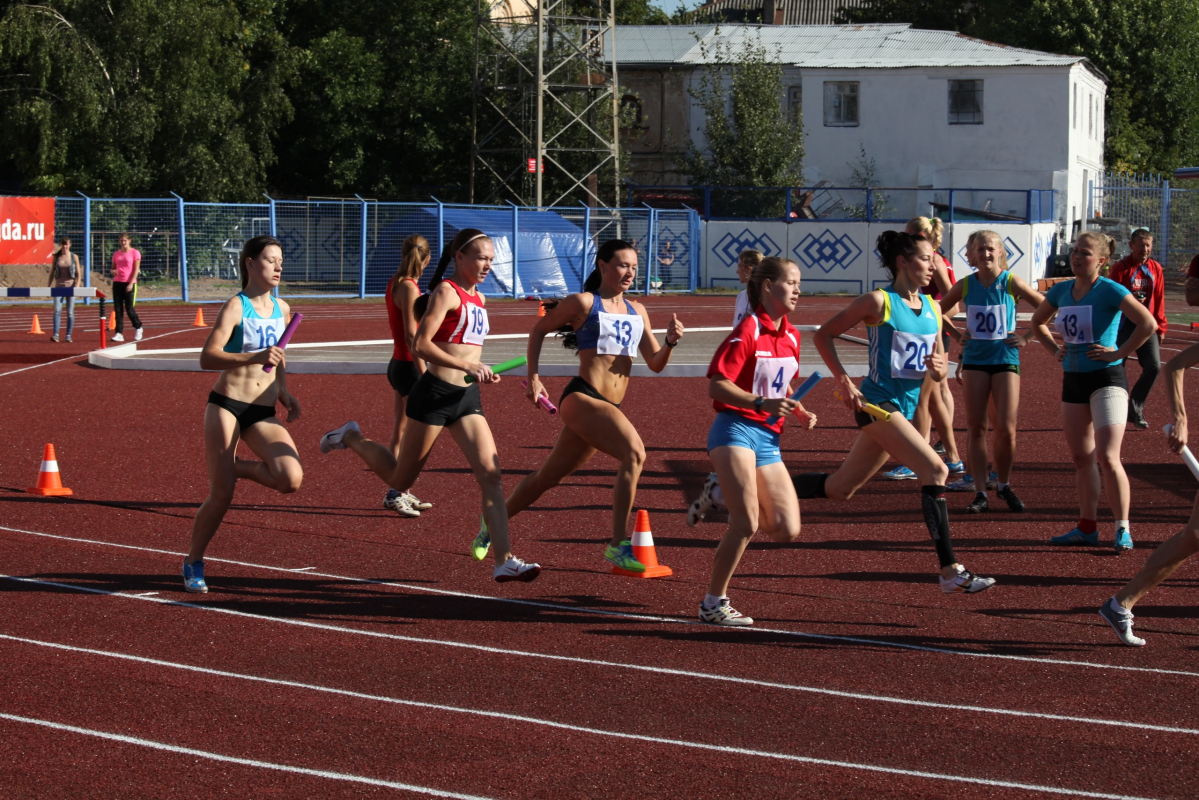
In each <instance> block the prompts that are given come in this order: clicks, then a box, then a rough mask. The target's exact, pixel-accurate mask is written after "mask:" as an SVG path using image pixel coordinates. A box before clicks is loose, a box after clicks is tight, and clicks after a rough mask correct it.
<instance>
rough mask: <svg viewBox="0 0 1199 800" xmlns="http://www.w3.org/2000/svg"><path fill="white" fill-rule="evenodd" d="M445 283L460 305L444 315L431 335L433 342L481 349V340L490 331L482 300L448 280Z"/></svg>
mask: <svg viewBox="0 0 1199 800" xmlns="http://www.w3.org/2000/svg"><path fill="white" fill-rule="evenodd" d="M445 282H446V283H448V284H449V285H450V286H453V287H454V291H455V292H457V293H458V299H459V300H461V301H462V303H461V305H459V306H458V307H457V308H456V309H454V310H453V311H449V312H447V313H446V315H445V319H444V320H442V322H441V327H440V328H438V329H437V332H436V333H434V334H433V341H435V342H445V343H447V344H473V345H475V346H476V347H482V346H483V340H485V339H486V338H487V334H488V332H489V331H490V330H491V326H490V324H489V323H488V322H487V309H486V308H484V307H483V298H481V297H479V295H478V294H470V293H469V292H466V291H465V290H464V289H463V288H462V287H461V286H459V285H458V284H456V283H454V282H453V281H452V280H450V279H449V278H447V279H446V281H445Z"/></svg>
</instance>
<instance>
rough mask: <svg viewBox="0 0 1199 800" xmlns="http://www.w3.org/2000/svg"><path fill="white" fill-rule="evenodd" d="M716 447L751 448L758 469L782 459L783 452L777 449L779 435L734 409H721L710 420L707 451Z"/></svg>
mask: <svg viewBox="0 0 1199 800" xmlns="http://www.w3.org/2000/svg"><path fill="white" fill-rule="evenodd" d="M717 447H744V448H745V449H746V450H753V451H754V456H755V457H756V458H757V464H756V465H755V466H756V467H757V468H758V469H761V468H762V467H765V466H768V465H770V464H778V463H780V462H781V461H782V460H783V454H782V453H781V452H780V451H779V435H778V434H777V433H775V432H774V431H772V430H770V429H769V428H767V427H766V426H765V425H762V424H760V423H757V422H751V421H750V420H747V419H746V418H745V417H743V416H741V415H740V414H738V413H736V412H734V411H721V412H720V413H719V414H717V415H716V419H714V420H712V427H711V428H709V429H708V452H709V453H710V452H712V451H713V450H715V449H716V448H717Z"/></svg>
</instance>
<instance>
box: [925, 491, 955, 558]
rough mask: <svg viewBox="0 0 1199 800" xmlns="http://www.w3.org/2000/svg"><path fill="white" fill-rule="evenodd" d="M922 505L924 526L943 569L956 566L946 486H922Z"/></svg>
mask: <svg viewBox="0 0 1199 800" xmlns="http://www.w3.org/2000/svg"><path fill="white" fill-rule="evenodd" d="M920 505H921V507H922V508H923V510H924V524H925V525H926V526H927V527H928V533H929V535H930V536H932V537H933V545H934V546H935V547H936V548H937V558H939V559H940V560H941V566H942V567H948V566H949V565H950V564H956V563H957V558H955V557H954V555H953V541H952V540H951V539H950V538H949V507H948V506H947V505H946V504H945V487H944V486H921V487H920Z"/></svg>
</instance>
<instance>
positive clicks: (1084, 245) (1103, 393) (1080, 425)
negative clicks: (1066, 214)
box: [1032, 231, 1157, 553]
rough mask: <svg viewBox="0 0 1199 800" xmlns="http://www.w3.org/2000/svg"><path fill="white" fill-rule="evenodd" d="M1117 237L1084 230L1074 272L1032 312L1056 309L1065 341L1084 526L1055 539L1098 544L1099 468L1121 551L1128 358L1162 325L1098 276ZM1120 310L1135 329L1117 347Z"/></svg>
mask: <svg viewBox="0 0 1199 800" xmlns="http://www.w3.org/2000/svg"><path fill="white" fill-rule="evenodd" d="M1114 247H1115V242H1114V241H1112V239H1111V237H1109V236H1105V235H1104V234H1102V233H1097V232H1095V231H1086V232H1084V233H1082V234H1081V235H1080V236H1079V237H1078V241H1077V242H1076V243H1075V245H1074V251H1073V252H1072V253H1071V254H1070V271H1071V272H1073V273H1074V279H1073V280H1069V281H1062V282H1061V283H1057V284H1054V285H1053V286H1051V287H1050V289H1049V291H1048V292H1046V293H1045V301H1044V302H1043V303H1041V305H1040V306H1038V307H1037V310H1036V311H1034V312H1033V315H1032V324H1033V325H1043V324H1045V323H1046V322H1048V321H1049V320H1050V318H1052V317H1053V315H1054V314H1055V313H1056V314H1057V321H1056V322H1055V323H1054V327H1056V328H1057V331H1058V333H1060V334H1061V335H1062V338H1063V339H1064V340H1065V342H1066V343H1065V346H1064V347H1062V348H1060V349H1058V351H1057V360H1058V361H1059V362H1061V363H1062V366H1063V368H1064V370H1065V371H1064V373H1063V375H1062V428H1063V429H1064V430H1065V433H1066V443H1067V444H1068V445H1069V446H1070V453H1071V455H1072V456H1073V457H1074V470H1075V482H1076V484H1077V486H1078V506H1079V520H1078V527H1076V528H1074V530H1072V531H1070V532H1069V533H1063V534H1062V535H1060V536H1054V537H1052V538H1051V539H1050V540H1049V541H1050V542H1051V543H1053V544H1099V530H1098V525H1097V522H1096V520H1097V518H1098V516H1099V492H1100V489H1101V488H1102V487H1101V484H1100V474H1099V471H1098V470H1096V461H1098V466H1099V468H1100V470H1102V473H1103V475H1104V476H1105V478H1106V483H1107V486H1106V488H1107V496H1108V497H1109V498H1110V499H1111V505H1112V514H1114V515H1115V517H1116V536H1115V540H1114V547H1115V549H1116V552H1117V553H1121V552H1123V551H1125V550H1131V549H1132V529H1131V528H1130V527H1129V523H1128V509H1129V505H1130V497H1129V488H1128V475H1127V474H1126V473H1125V472H1124V465H1123V464H1122V463H1121V462H1120V445H1121V444H1122V443H1123V441H1124V426H1125V424H1126V423H1127V421H1128V379H1127V378H1126V377H1125V375H1124V359H1125V358H1127V357H1128V356H1129V354H1131V353H1134V352H1136V349H1137V348H1138V347H1140V346H1141V345H1143V344H1144V343H1145V340H1146V339H1148V338H1149V337H1150V336H1152V335H1153V334H1154V332H1156V331H1157V322H1155V321H1154V319H1153V315H1152V314H1151V313H1149V309H1147V308H1146V307H1145V306H1144V305H1143V304H1142V303H1141V302H1140V301H1139V300H1137V298H1136V296H1135V295H1133V293H1132V292H1130V291H1128V289H1126V288H1124V287H1123V286H1121V285H1120V284H1118V283H1116V282H1115V281H1113V280H1109V279H1108V278H1101V277H1099V272H1100V270H1102V269H1103V265H1104V264H1106V263H1107V262H1108V259H1109V258H1111V254H1112V250H1113V249H1114ZM1121 315H1123V316H1125V317H1127V318H1128V320H1129V322H1132V323H1133V324H1135V325H1136V330H1135V331H1133V333H1132V335H1131V336H1129V338H1128V339H1127V340H1125V342H1124V344H1122V345H1120V347H1119V348H1115V347H1114V345H1115V343H1116V335H1117V332H1118V331H1119V329H1120V320H1121Z"/></svg>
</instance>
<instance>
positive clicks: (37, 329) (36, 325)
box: [29, 314, 45, 336]
mask: <svg viewBox="0 0 1199 800" xmlns="http://www.w3.org/2000/svg"><path fill="white" fill-rule="evenodd" d="M29 332H30V333H36V334H37V335H38V336H45V333H44V332H43V331H42V323H40V322H38V319H37V314H34V315H33V325H32V327H30V328H29Z"/></svg>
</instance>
